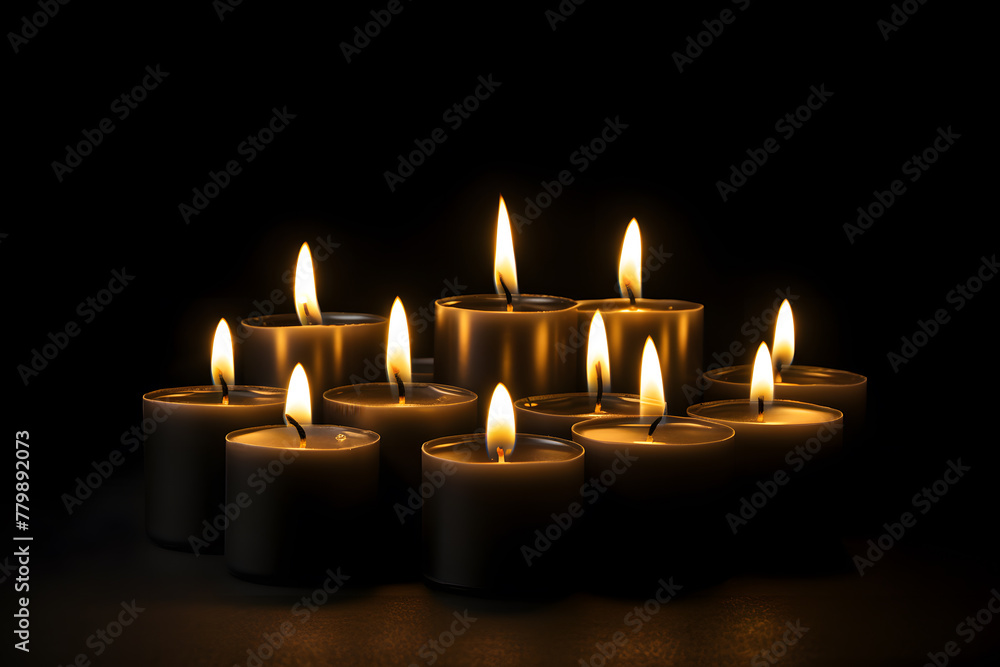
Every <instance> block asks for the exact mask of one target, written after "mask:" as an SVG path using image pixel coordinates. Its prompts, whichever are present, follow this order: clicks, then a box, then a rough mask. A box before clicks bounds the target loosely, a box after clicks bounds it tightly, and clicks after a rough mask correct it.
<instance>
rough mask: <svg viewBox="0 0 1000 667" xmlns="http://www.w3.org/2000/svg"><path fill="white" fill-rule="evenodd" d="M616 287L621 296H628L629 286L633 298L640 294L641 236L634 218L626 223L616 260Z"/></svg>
mask: <svg viewBox="0 0 1000 667" xmlns="http://www.w3.org/2000/svg"><path fill="white" fill-rule="evenodd" d="M618 287H619V289H621V292H622V296H623V297H627V296H628V290H629V288H631V290H632V295H633V296H635V298H637V299H638V298H639V297H641V296H642V237H641V236H639V223H638V222H637V221H636V219H635V218H632V222H630V223H628V229H627V230H626V231H625V240H624V241H623V242H622V254H621V258H620V259H619V260H618Z"/></svg>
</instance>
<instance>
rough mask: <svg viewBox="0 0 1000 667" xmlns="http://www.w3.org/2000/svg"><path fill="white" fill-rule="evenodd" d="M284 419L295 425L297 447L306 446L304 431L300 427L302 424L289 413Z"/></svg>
mask: <svg viewBox="0 0 1000 667" xmlns="http://www.w3.org/2000/svg"><path fill="white" fill-rule="evenodd" d="M285 421H287V422H288V423H289V424H291V425H292V426H294V427H295V430H296V431H298V432H299V448H300V449H301V448H302V447H305V446H306V431H305V429H304V428H302V425H301V424H299V423H298V422H297V421H295V418H294V417H292V416H291V415H289V414H286V415H285Z"/></svg>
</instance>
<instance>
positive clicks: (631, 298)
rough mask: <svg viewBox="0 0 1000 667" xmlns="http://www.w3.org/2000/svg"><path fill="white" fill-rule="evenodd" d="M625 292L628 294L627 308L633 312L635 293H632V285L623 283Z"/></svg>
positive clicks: (626, 282) (627, 282)
mask: <svg viewBox="0 0 1000 667" xmlns="http://www.w3.org/2000/svg"><path fill="white" fill-rule="evenodd" d="M625 291H626V292H628V307H629V308H631V309H632V310H635V292H633V291H632V284H631V283H630V282H629V281H627V280H626V281H625Z"/></svg>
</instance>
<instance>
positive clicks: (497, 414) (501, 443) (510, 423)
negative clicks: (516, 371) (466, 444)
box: [486, 382, 516, 461]
mask: <svg viewBox="0 0 1000 667" xmlns="http://www.w3.org/2000/svg"><path fill="white" fill-rule="evenodd" d="M514 433H515V431H514V404H513V403H511V400H510V392H508V391H507V387H505V386H503V383H502V382H501V383H500V384H498V385H497V388H496V389H494V390H493V398H491V399H490V414H489V417H487V418H486V454H487V456H489V457H490V461H496V460H497V449H502V450H503V451H504V454H505V455H506V457H507V458H509V457H510V455H511V454H513V453H514V445H515V442H516V441H515V436H514Z"/></svg>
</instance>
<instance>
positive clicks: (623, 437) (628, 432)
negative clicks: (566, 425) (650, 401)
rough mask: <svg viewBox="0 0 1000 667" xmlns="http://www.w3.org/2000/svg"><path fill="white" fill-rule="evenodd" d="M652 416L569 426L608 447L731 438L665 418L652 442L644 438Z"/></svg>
mask: <svg viewBox="0 0 1000 667" xmlns="http://www.w3.org/2000/svg"><path fill="white" fill-rule="evenodd" d="M654 419H655V417H641V418H635V417H618V418H615V419H595V420H592V421H586V422H580V423H579V424H576V425H574V426H573V433H574V435H579V436H581V437H584V438H588V439H590V440H597V441H599V442H603V443H608V444H616V445H618V444H621V445H648V446H651V447H655V446H656V445H671V446H676V445H680V446H686V445H692V446H697V445H709V444H713V443H718V442H725V441H726V440H730V439H731V438H733V435H734V434H733V429H732V428H730V427H728V426H726V425H724V424H717V423H714V422H709V421H705V420H703V419H692V418H690V417H674V416H672V415H667V416H666V417H664V418H663V419H662V420H661V421H660V423H659V424H658V425H657V426H656V430H655V431H653V441H652V442H650V441H649V440H648V439H647V436H648V435H649V427H650V424H652V423H653V420H654Z"/></svg>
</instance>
